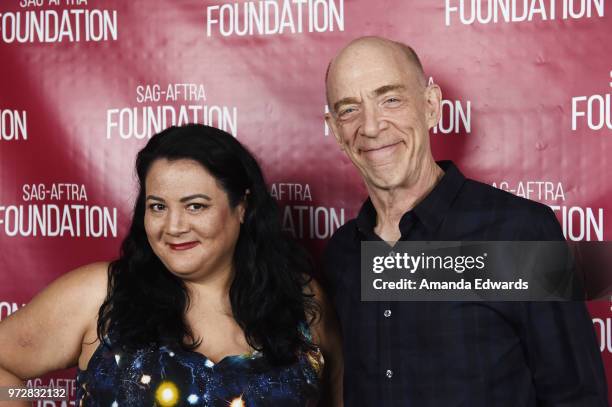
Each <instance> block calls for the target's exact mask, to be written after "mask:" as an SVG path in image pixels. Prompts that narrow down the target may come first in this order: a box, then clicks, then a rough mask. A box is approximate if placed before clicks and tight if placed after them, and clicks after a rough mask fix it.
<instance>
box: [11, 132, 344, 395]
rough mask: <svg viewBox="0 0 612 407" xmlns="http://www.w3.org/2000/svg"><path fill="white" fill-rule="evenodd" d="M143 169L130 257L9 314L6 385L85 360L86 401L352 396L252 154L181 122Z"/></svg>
mask: <svg viewBox="0 0 612 407" xmlns="http://www.w3.org/2000/svg"><path fill="white" fill-rule="evenodd" d="M136 170H137V173H138V179H139V186H140V188H139V194H138V197H137V200H136V204H135V208H134V217H133V219H132V224H131V227H130V230H129V233H128V235H127V237H126V238H125V240H124V241H123V244H122V246H121V256H120V258H119V259H118V260H116V261H113V262H111V263H110V264H107V263H96V264H91V265H88V266H85V267H82V268H80V269H77V270H74V271H72V272H70V273H68V274H66V275H64V276H62V277H61V278H59V279H58V280H57V281H55V282H54V283H53V284H51V285H50V286H49V287H48V288H47V289H45V290H44V291H43V292H42V293H40V294H39V295H38V296H37V297H35V298H34V299H33V300H32V301H31V303H29V304H28V306H27V307H25V308H23V309H21V310H20V311H19V312H17V313H15V314H13V315H12V316H11V317H10V318H8V319H7V320H5V321H4V322H2V324H0V343H1V344H2V346H1V347H0V385H3V386H8V385H14V384H19V383H21V382H22V380H23V379H26V378H31V377H36V376H40V375H42V374H45V373H47V372H49V371H53V370H57V369H62V368H67V367H71V366H75V365H76V366H78V371H77V405H84V406H102V405H103V406H124V405H128V406H151V405H154V404H155V405H160V406H173V405H180V406H189V405H198V406H217V405H219V406H221V405H222V406H228V405H229V406H264V405H295V406H303V405H316V403H317V401H318V400H320V401H321V402H322V404H327V405H340V404H341V380H342V362H341V349H340V345H339V343H340V340H339V337H338V331H337V327H336V324H335V322H334V316H333V312H330V311H329V306H328V304H327V303H326V301H325V299H324V297H323V295H322V293H321V290H320V289H319V287H318V285H317V284H316V283H315V282H314V280H312V279H310V278H309V277H308V273H309V272H310V263H309V261H308V257H307V256H306V255H305V253H304V251H303V250H302V249H301V248H299V247H298V246H297V245H296V244H295V243H294V242H293V241H292V240H290V239H287V238H285V237H284V236H283V234H282V232H281V225H280V219H279V212H278V209H277V206H276V203H275V201H274V200H273V199H272V198H271V197H270V195H269V193H268V191H267V189H266V186H265V184H264V179H263V176H262V173H261V170H260V168H259V166H258V164H257V162H256V161H255V160H254V158H253V157H252V156H251V155H250V154H249V152H248V151H247V150H246V149H245V148H244V147H243V146H242V145H240V143H239V142H238V141H236V140H235V139H234V138H233V137H232V136H231V135H229V134H227V133H225V132H223V131H221V130H218V129H215V128H212V127H208V126H202V125H188V126H184V127H171V128H169V129H167V130H165V131H163V132H161V133H159V134H157V135H155V136H153V137H152V138H151V139H150V141H149V142H148V144H147V145H146V146H145V147H144V148H143V149H142V150H141V151H140V152H139V153H138V157H137V159H136ZM323 361H324V363H323Z"/></svg>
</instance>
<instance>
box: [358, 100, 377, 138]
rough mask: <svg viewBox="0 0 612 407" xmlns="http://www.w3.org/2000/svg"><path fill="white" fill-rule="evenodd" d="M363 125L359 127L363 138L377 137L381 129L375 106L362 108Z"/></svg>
mask: <svg viewBox="0 0 612 407" xmlns="http://www.w3.org/2000/svg"><path fill="white" fill-rule="evenodd" d="M362 114H363V123H362V125H361V132H360V133H361V134H362V135H363V136H365V137H377V136H378V134H379V133H380V131H381V129H382V121H381V120H380V115H379V112H378V109H377V108H376V106H367V105H365V106H364V108H363V113H362Z"/></svg>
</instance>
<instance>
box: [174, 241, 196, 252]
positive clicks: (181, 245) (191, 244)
mask: <svg viewBox="0 0 612 407" xmlns="http://www.w3.org/2000/svg"><path fill="white" fill-rule="evenodd" d="M197 244H198V242H187V243H179V244H172V243H168V246H170V248H171V249H172V250H189V249H191V248H192V247H195V246H196V245H197Z"/></svg>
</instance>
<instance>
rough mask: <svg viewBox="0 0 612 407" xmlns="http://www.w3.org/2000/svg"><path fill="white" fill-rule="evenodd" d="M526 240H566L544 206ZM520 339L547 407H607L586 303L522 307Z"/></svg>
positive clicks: (549, 303)
mask: <svg viewBox="0 0 612 407" xmlns="http://www.w3.org/2000/svg"><path fill="white" fill-rule="evenodd" d="M536 216H537V218H536V219H533V218H532V219H531V221H532V222H531V225H532V227H531V230H530V231H528V234H529V235H530V236H527V238H526V239H524V240H542V241H543V240H564V238H563V233H562V230H561V227H560V225H559V223H558V221H557V219H556V217H555V215H554V213H553V212H552V210H551V209H550V208H548V207H545V206H540V207H539V211H538V213H537V214H536ZM521 314H522V315H521V317H520V320H521V324H520V328H519V330H520V333H519V335H520V337H521V341H522V344H523V346H524V350H525V355H526V358H527V363H528V365H529V367H530V370H531V372H532V376H533V382H534V386H535V389H536V392H537V398H538V400H539V402H540V405H542V406H559V407H561V406H568V407H569V406H572V407H581V406H585V407H586V406H589V407H591V406H608V390H607V384H606V378H605V373H604V368H603V363H602V358H601V353H600V351H599V346H598V344H597V339H596V337H595V331H594V327H593V322H592V320H591V317H590V315H589V313H588V311H587V309H586V306H585V303H584V302H583V301H547V302H545V301H540V302H537V301H534V302H525V303H522V304H521Z"/></svg>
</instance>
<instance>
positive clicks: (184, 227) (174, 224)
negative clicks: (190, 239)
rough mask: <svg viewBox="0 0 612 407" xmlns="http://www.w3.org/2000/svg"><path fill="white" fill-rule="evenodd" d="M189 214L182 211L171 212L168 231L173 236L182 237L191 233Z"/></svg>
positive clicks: (167, 225) (168, 219) (167, 226)
mask: <svg viewBox="0 0 612 407" xmlns="http://www.w3.org/2000/svg"><path fill="white" fill-rule="evenodd" d="M186 216H187V214H185V213H183V211H180V210H174V211H169V213H168V218H167V224H166V231H167V232H168V233H169V234H171V235H181V234H183V233H185V232H188V231H189V223H188V222H187V219H186Z"/></svg>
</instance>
